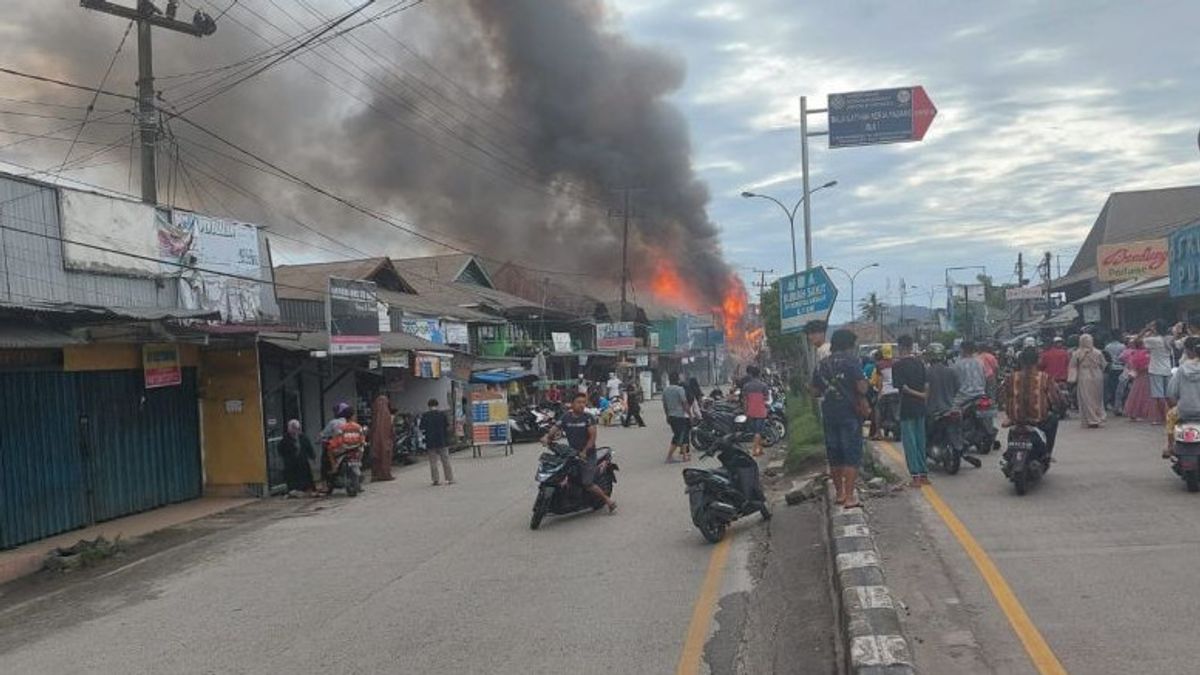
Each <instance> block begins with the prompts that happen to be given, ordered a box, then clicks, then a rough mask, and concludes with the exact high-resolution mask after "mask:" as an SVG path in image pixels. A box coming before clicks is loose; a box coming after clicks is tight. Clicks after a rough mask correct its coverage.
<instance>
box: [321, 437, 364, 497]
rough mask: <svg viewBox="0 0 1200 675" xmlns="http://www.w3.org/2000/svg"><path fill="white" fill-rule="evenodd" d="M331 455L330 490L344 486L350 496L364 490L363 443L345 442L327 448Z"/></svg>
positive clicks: (354, 495) (355, 495)
mask: <svg viewBox="0 0 1200 675" xmlns="http://www.w3.org/2000/svg"><path fill="white" fill-rule="evenodd" d="M326 453H328V456H329V466H330V471H329V491H330V492H332V491H333V490H334V489H336V488H342V489H344V490H345V491H346V495H347V496H349V497H357V496H358V493H359V492H362V465H363V444H362V443H361V442H360V443H356V444H343V445H342V446H341V447H333V446H330V447H328V448H326Z"/></svg>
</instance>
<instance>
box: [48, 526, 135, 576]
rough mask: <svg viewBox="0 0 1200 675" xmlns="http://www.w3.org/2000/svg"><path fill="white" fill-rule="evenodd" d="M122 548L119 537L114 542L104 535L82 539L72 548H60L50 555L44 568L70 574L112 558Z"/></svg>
mask: <svg viewBox="0 0 1200 675" xmlns="http://www.w3.org/2000/svg"><path fill="white" fill-rule="evenodd" d="M122 548H123V547H122V545H121V537H119V536H118V537H117V538H116V539H114V540H113V541H109V540H108V539H106V538H105V537H104V535H100V536H99V537H96V538H95V539H92V540H88V539H80V540H79V541H78V542H76V543H75V544H74V545H72V546H68V547H67V548H62V547H61V546H60V547H58V548H56V549H54V550H53V551H51V552H50V553H48V554H47V555H46V560H45V562H44V563H43V564H42V567H43V569H46V570H49V571H51V572H70V571H72V570H77V569H79V568H81V567H90V566H92V565H95V564H96V563H98V562H100V561H101V560H105V559H107V558H111V557H112V556H114V555H117V554H118V553H120V552H121V549H122Z"/></svg>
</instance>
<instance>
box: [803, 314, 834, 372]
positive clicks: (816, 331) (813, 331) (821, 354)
mask: <svg viewBox="0 0 1200 675" xmlns="http://www.w3.org/2000/svg"><path fill="white" fill-rule="evenodd" d="M827 330H829V324H827V323H825V322H824V321H820V320H817V321H809V322H808V323H807V324H805V325H804V335H805V336H806V337H807V338H808V345H809V346H810V347H812V349H813V351H814V352H815V353H816V355H817V363H820V362H822V361H824V360H825V359H826V358H828V357H829V354H830V352H831V349H830V345H829V343H828V342H826V341H825V331H827ZM814 365H815V364H814Z"/></svg>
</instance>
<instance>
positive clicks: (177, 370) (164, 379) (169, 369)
mask: <svg viewBox="0 0 1200 675" xmlns="http://www.w3.org/2000/svg"><path fill="white" fill-rule="evenodd" d="M142 374H143V376H144V377H145V380H146V388H147V389H155V388H157V387H177V386H179V385H180V384H182V383H183V368H181V367H180V364H179V347H178V346H177V345H171V344H162V345H142Z"/></svg>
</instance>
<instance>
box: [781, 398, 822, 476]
mask: <svg viewBox="0 0 1200 675" xmlns="http://www.w3.org/2000/svg"><path fill="white" fill-rule="evenodd" d="M787 416H788V435H787V457H786V458H785V459H784V463H783V466H784V469H785V470H787V471H788V472H789V473H795V472H798V471H801V470H803V469H804V468H805V467H807V466H808V465H810V464H811V463H812V462H814V461H815V460H818V459H819V458H821V457H822V456H824V444H825V432H824V431H823V430H822V427H821V419H820V418H819V417H817V412H816V410H815V408H814V401H813V400H812V399H811V398H808V397H804V396H793V397H792V398H791V399H790V400H789V401H788V404H787Z"/></svg>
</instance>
